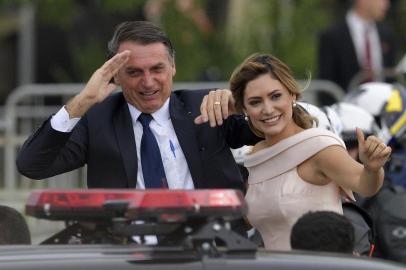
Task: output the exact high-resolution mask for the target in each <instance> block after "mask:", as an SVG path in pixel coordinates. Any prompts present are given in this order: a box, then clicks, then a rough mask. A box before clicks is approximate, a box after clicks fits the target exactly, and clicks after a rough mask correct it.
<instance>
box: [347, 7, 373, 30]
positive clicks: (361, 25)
mask: <svg viewBox="0 0 406 270" xmlns="http://www.w3.org/2000/svg"><path fill="white" fill-rule="evenodd" d="M346 20H347V23H348V24H349V25H352V26H354V27H355V28H356V29H365V27H366V26H369V27H374V26H375V22H374V21H370V20H365V19H363V18H361V17H360V16H359V15H358V14H357V13H355V12H354V11H353V10H350V11H349V12H348V13H347V16H346Z"/></svg>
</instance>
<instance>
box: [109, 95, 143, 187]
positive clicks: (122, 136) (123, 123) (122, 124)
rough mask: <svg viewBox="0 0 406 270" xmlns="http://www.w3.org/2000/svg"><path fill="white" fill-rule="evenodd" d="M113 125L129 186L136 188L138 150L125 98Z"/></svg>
mask: <svg viewBox="0 0 406 270" xmlns="http://www.w3.org/2000/svg"><path fill="white" fill-rule="evenodd" d="M113 125H114V130H115V133H116V137H117V143H118V146H119V148H120V153H121V156H122V159H123V163H124V168H125V171H126V174H127V185H128V187H132V188H135V187H136V185H137V170H138V160H137V148H136V146H135V138H134V130H133V126H132V120H131V115H130V112H129V110H128V106H127V103H126V102H125V100H124V98H123V104H122V106H120V108H119V109H118V112H117V114H115V117H114V121H113Z"/></svg>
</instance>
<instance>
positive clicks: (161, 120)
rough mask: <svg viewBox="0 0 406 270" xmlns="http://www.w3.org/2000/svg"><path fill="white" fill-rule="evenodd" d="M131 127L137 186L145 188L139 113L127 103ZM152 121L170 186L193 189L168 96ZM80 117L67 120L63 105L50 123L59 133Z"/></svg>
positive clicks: (72, 125) (72, 124) (67, 130)
mask: <svg viewBox="0 0 406 270" xmlns="http://www.w3.org/2000/svg"><path fill="white" fill-rule="evenodd" d="M127 105H128V108H129V110H130V115H131V119H132V126H133V130H134V137H135V145H136V149H134V150H135V151H136V152H134V154H135V153H137V157H138V172H137V188H138V189H145V183H144V177H143V174H142V166H141V158H140V157H141V154H140V148H141V138H142V133H143V128H142V125H141V123H140V122H139V121H137V119H138V116H139V115H140V114H141V112H140V111H139V110H138V109H136V108H135V107H134V106H132V105H131V104H128V103H127ZM152 117H153V120H152V121H151V123H150V128H151V130H152V133H153V134H154V135H155V138H156V140H157V142H158V146H159V149H160V152H161V157H162V162H163V165H164V170H165V175H166V178H167V182H168V187H169V189H194V184H193V180H192V175H191V174H190V171H189V167H188V165H187V162H186V158H185V155H184V154H183V151H182V149H181V147H180V145H179V141H178V137H177V136H176V133H175V130H174V128H173V125H172V121H171V119H170V115H169V99H168V100H167V101H166V102H165V103H164V105H163V106H162V107H161V108H160V109H159V110H158V111H156V112H154V113H153V114H152ZM79 120H80V118H72V119H69V114H68V112H67V111H66V109H65V107H62V108H61V109H60V110H59V111H58V113H56V114H55V115H54V116H53V117H52V118H51V126H52V128H53V129H55V130H57V131H60V132H70V131H72V129H73V128H74V127H75V125H76V124H77V123H78V121H79Z"/></svg>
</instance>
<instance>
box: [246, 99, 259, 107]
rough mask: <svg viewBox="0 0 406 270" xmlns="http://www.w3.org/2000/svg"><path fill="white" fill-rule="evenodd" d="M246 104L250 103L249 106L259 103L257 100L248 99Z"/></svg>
mask: <svg viewBox="0 0 406 270" xmlns="http://www.w3.org/2000/svg"><path fill="white" fill-rule="evenodd" d="M248 104H249V105H251V106H256V105H258V104H259V101H257V100H253V101H250V102H249V103H248Z"/></svg>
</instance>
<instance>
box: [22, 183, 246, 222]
mask: <svg viewBox="0 0 406 270" xmlns="http://www.w3.org/2000/svg"><path fill="white" fill-rule="evenodd" d="M246 210H247V206H246V203H245V200H244V198H243V196H242V194H241V192H240V191H238V190H231V189H210V190H167V189H155V190H143V191H140V190H128V189H125V190H124V189H89V190H80V189H73V190H72V189H71V190H37V191H33V192H32V193H31V194H30V197H29V198H28V200H27V203H26V213H27V214H28V215H30V216H34V217H37V218H45V219H52V220H92V219H106V218H113V217H126V218H128V219H143V218H160V219H163V220H165V221H171V219H172V221H176V220H178V219H179V217H183V218H184V217H190V216H199V217H241V216H242V215H244V214H245V213H246Z"/></svg>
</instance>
